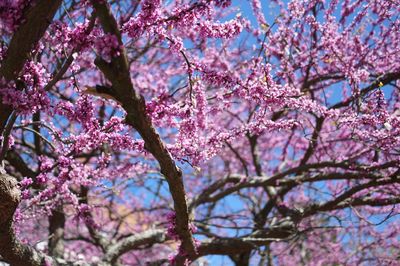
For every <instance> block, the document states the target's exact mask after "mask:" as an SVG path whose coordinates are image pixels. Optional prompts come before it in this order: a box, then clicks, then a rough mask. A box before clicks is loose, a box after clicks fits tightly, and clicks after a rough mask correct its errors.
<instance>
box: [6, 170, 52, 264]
mask: <svg viewBox="0 0 400 266" xmlns="http://www.w3.org/2000/svg"><path fill="white" fill-rule="evenodd" d="M20 194H21V193H20V190H19V188H18V183H17V180H16V179H15V178H14V177H12V176H10V175H8V174H6V173H5V172H4V169H2V168H0V254H1V256H2V258H3V260H4V261H6V262H8V263H10V265H13V266H31V265H32V266H39V265H43V264H44V262H45V259H46V257H45V256H43V255H42V254H41V253H39V252H37V251H36V250H35V249H33V248H32V247H29V246H26V245H23V244H22V243H21V242H19V241H18V239H17V238H16V236H15V233H14V229H13V215H14V212H15V210H16V208H17V206H18V204H19V202H20Z"/></svg>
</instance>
